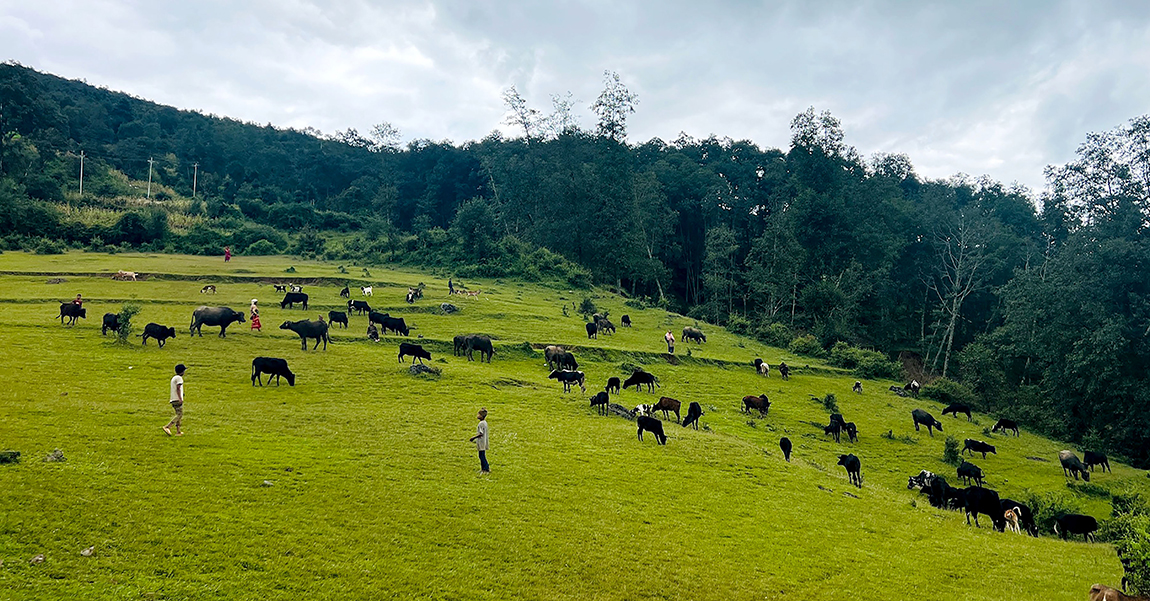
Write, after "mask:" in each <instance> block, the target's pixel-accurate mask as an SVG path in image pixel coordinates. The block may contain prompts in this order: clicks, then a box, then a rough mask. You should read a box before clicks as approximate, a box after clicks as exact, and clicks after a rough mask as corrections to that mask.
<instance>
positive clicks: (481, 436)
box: [468, 409, 491, 474]
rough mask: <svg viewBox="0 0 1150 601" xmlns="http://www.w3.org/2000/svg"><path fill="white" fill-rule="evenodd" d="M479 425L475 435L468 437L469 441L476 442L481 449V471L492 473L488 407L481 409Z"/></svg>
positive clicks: (477, 447)
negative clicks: (489, 455)
mask: <svg viewBox="0 0 1150 601" xmlns="http://www.w3.org/2000/svg"><path fill="white" fill-rule="evenodd" d="M476 417H478V418H479V427H478V428H476V430H475V436H472V437H471V438H469V439H468V442H474V443H475V448H476V449H477V450H478V451H479V473H481V474H490V473H491V465H489V464H488V463H487V438H488V436H487V409H480V410H479V414H478V415H476Z"/></svg>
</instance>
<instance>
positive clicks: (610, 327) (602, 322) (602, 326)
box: [595, 317, 615, 334]
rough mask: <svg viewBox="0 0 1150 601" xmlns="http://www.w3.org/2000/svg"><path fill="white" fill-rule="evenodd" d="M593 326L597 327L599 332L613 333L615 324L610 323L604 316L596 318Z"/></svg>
mask: <svg viewBox="0 0 1150 601" xmlns="http://www.w3.org/2000/svg"><path fill="white" fill-rule="evenodd" d="M595 327H596V328H598V330H599V331H600V332H606V333H608V334H614V333H615V324H613V323H611V321H610V320H609V319H607V318H606V317H604V318H603V319H598V320H596V321H595Z"/></svg>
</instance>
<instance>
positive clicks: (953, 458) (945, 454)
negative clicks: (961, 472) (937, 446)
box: [942, 436, 962, 465]
mask: <svg viewBox="0 0 1150 601" xmlns="http://www.w3.org/2000/svg"><path fill="white" fill-rule="evenodd" d="M942 460H943V461H944V462H946V463H949V464H950V465H958V464H960V463H962V455H961V451H960V450H959V448H958V439H957V438H955V437H953V436H947V437H946V443H944V444H943V447H942Z"/></svg>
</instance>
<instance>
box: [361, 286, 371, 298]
mask: <svg viewBox="0 0 1150 601" xmlns="http://www.w3.org/2000/svg"><path fill="white" fill-rule="evenodd" d="M371 288H372V287H371V286H360V287H359V292H360V294H362V295H364V296H372V294H371Z"/></svg>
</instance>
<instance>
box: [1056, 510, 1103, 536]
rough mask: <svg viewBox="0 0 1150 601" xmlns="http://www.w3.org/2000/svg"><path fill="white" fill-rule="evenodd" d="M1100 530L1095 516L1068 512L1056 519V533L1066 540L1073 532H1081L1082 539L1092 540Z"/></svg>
mask: <svg viewBox="0 0 1150 601" xmlns="http://www.w3.org/2000/svg"><path fill="white" fill-rule="evenodd" d="M1096 530H1098V520H1096V519H1094V517H1093V516H1089V515H1082V514H1078V513H1068V514H1066V515H1064V516H1062V517H1059V518H1058V519H1056V520H1054V533H1055V534H1057V535H1058V536H1060V537H1062V540H1066V537H1067V536H1069V535H1071V534H1081V535H1082V540H1083V541H1086V542H1090V541H1091V540H1093V539H1094V532H1095V531H1096Z"/></svg>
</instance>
